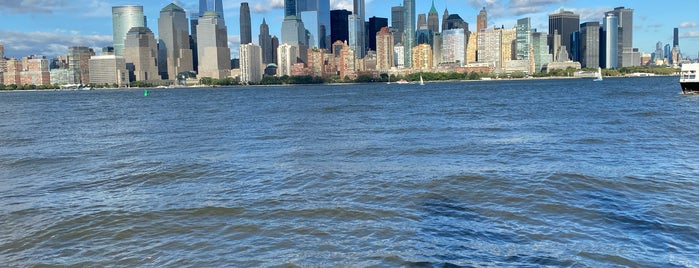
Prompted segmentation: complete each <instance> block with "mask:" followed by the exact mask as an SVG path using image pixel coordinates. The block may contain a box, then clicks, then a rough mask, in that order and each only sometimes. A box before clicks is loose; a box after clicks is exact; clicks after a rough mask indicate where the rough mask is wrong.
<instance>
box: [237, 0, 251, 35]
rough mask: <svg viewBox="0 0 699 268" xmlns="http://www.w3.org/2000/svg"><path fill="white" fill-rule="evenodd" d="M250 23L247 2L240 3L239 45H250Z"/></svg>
mask: <svg viewBox="0 0 699 268" xmlns="http://www.w3.org/2000/svg"><path fill="white" fill-rule="evenodd" d="M251 24H252V23H251V22H250V6H249V5H248V3H247V2H242V3H240V44H249V43H252V25H251Z"/></svg>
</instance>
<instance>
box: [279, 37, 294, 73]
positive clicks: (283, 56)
mask: <svg viewBox="0 0 699 268" xmlns="http://www.w3.org/2000/svg"><path fill="white" fill-rule="evenodd" d="M297 58H298V47H296V46H292V45H290V44H281V45H279V47H278V48H277V64H278V68H277V76H279V77H282V76H285V75H291V66H292V65H294V64H296V59H297Z"/></svg>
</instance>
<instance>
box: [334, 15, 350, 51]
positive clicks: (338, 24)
mask: <svg viewBox="0 0 699 268" xmlns="http://www.w3.org/2000/svg"><path fill="white" fill-rule="evenodd" d="M351 14H352V12H350V11H347V10H344V9H339V10H331V11H330V40H332V42H333V43H334V42H336V41H342V42H345V41H349V25H348V20H347V19H348V18H349V15H351Z"/></svg>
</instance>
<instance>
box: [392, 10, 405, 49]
mask: <svg viewBox="0 0 699 268" xmlns="http://www.w3.org/2000/svg"><path fill="white" fill-rule="evenodd" d="M403 19H404V18H403V6H395V7H391V31H392V32H393V44H394V45H395V44H398V43H403V29H404V28H403V27H404V26H403V25H404V24H403Z"/></svg>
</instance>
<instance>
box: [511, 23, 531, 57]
mask: <svg viewBox="0 0 699 268" xmlns="http://www.w3.org/2000/svg"><path fill="white" fill-rule="evenodd" d="M531 31H532V21H531V18H528V17H527V18H522V19H519V20H517V52H516V58H515V59H516V60H529V46H530V45H531V35H532V34H531Z"/></svg>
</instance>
